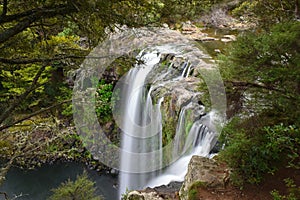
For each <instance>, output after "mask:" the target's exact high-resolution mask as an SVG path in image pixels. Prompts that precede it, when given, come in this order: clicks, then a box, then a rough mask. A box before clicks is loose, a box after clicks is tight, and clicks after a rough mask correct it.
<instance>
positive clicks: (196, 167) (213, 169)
mask: <svg viewBox="0 0 300 200" xmlns="http://www.w3.org/2000/svg"><path fill="white" fill-rule="evenodd" d="M228 180H229V176H228V170H227V169H226V168H224V166H221V165H220V164H219V163H218V162H216V161H215V160H214V159H209V158H206V157H200V156H193V157H192V159H191V160H190V163H189V165H188V172H187V174H186V175H185V179H184V182H183V184H182V187H181V189H180V191H179V196H180V199H181V200H188V199H189V190H190V189H191V187H193V186H195V185H201V186H203V187H210V188H216V189H217V188H224V186H225V184H226V182H227V181H228Z"/></svg>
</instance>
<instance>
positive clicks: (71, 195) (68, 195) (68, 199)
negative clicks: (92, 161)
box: [49, 172, 103, 200]
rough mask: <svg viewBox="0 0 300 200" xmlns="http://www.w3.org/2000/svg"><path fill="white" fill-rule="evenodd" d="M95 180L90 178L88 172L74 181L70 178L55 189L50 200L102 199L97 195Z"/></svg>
mask: <svg viewBox="0 0 300 200" xmlns="http://www.w3.org/2000/svg"><path fill="white" fill-rule="evenodd" d="M94 184H95V183H94V182H93V181H91V180H89V179H88V176H87V174H86V172H84V173H83V174H82V175H80V176H77V179H76V180H75V181H74V182H73V181H71V180H68V181H67V182H65V183H62V184H61V185H60V186H59V187H58V188H56V189H53V190H52V191H53V194H52V196H51V197H50V198H49V200H62V199H64V200H83V199H89V200H102V199H103V198H102V197H101V196H96V195H95V191H96V189H95V187H94Z"/></svg>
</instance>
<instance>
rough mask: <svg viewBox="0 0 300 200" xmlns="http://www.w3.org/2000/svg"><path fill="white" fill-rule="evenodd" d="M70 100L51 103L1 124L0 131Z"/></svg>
mask: <svg viewBox="0 0 300 200" xmlns="http://www.w3.org/2000/svg"><path fill="white" fill-rule="evenodd" d="M71 101H72V100H70V99H69V100H65V101H62V102H59V103H57V104H54V105H52V106H49V107H47V108H43V109H41V110H38V111H36V112H33V113H31V114H29V115H27V116H25V117H23V118H21V119H18V120H16V121H14V122H11V123H9V124H5V125H3V126H0V131H2V130H4V129H7V128H9V127H11V126H13V125H16V124H18V123H20V122H22V121H25V120H27V119H30V118H31V117H34V116H36V115H39V114H41V113H43V112H46V111H48V110H51V109H53V108H55V107H57V106H60V105H62V104H65V103H68V102H71Z"/></svg>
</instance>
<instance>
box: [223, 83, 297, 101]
mask: <svg viewBox="0 0 300 200" xmlns="http://www.w3.org/2000/svg"><path fill="white" fill-rule="evenodd" d="M225 84H231V85H232V86H233V87H238V88H240V89H241V88H242V89H246V88H249V87H252V88H259V89H265V90H269V91H275V92H278V93H280V94H282V95H283V96H284V97H286V98H288V99H296V98H295V97H294V96H291V95H288V94H287V93H286V91H284V90H281V89H278V88H275V87H272V86H267V85H262V84H258V83H250V82H244V81H225Z"/></svg>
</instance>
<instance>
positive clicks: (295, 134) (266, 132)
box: [220, 22, 300, 183]
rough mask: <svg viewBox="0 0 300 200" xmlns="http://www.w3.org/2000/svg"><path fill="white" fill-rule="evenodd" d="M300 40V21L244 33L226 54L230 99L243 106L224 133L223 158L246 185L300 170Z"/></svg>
mask: <svg viewBox="0 0 300 200" xmlns="http://www.w3.org/2000/svg"><path fill="white" fill-rule="evenodd" d="M299 42H300V23H299V22H285V23H279V24H276V25H274V26H272V27H270V28H269V29H268V30H267V31H262V32H250V33H245V34H243V35H241V36H240V37H239V38H238V40H237V42H235V43H234V44H233V45H232V46H231V47H230V48H229V49H228V52H227V54H226V55H222V56H220V67H221V69H222V73H223V76H224V78H225V79H226V85H227V95H228V99H229V100H230V99H234V104H239V108H238V109H237V110H236V112H239V113H240V114H239V116H238V117H236V118H234V119H232V120H231V122H230V123H229V124H228V125H227V126H226V127H225V129H224V131H223V133H222V137H223V138H222V139H223V140H224V141H225V143H226V148H225V150H224V151H223V152H222V153H221V155H222V156H221V157H222V158H223V159H224V160H225V161H226V162H227V163H228V164H229V166H231V167H232V168H233V169H235V170H234V174H233V175H234V176H235V178H234V180H236V181H238V182H240V183H242V182H250V183H258V182H260V181H261V180H262V178H263V177H264V175H265V174H266V173H274V172H275V171H276V169H278V168H279V167H284V166H285V167H293V168H295V169H298V168H299V166H300V163H299V158H300V157H299V156H300V152H299V148H300V143H299V141H300V132H299V126H300V118H299V116H300V113H299V105H300V98H299V97H300V90H299V88H300V71H299V69H300V66H299V63H300V54H299V49H300V43H299ZM233 96H235V97H233ZM236 96H238V97H236ZM229 102H230V101H229ZM283 158H284V159H283Z"/></svg>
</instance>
